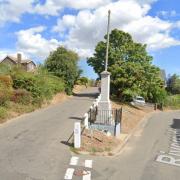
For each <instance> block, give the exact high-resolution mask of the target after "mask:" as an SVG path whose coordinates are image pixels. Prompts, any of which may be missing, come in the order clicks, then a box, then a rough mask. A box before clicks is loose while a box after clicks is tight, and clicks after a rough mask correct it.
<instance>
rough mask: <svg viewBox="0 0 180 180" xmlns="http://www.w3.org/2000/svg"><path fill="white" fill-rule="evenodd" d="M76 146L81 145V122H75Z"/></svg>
mask: <svg viewBox="0 0 180 180" xmlns="http://www.w3.org/2000/svg"><path fill="white" fill-rule="evenodd" d="M74 147H75V148H80V147H81V124H80V122H75V123H74Z"/></svg>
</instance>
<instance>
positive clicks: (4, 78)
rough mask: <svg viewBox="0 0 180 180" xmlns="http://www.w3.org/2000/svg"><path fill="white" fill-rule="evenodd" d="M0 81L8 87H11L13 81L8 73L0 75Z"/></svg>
mask: <svg viewBox="0 0 180 180" xmlns="http://www.w3.org/2000/svg"><path fill="white" fill-rule="evenodd" d="M0 82H1V83H3V84H4V85H6V86H7V87H8V88H11V87H12V85H13V81H12V78H11V76H10V75H0Z"/></svg>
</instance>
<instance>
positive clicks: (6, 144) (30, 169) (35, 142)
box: [0, 88, 97, 180]
mask: <svg viewBox="0 0 180 180" xmlns="http://www.w3.org/2000/svg"><path fill="white" fill-rule="evenodd" d="M95 93H97V88H88V89H86V90H85V91H83V92H82V93H81V94H79V95H77V96H74V97H72V98H69V99H68V100H66V101H65V102H63V103H60V104H57V105H54V106H51V107H48V108H45V109H41V110H38V111H35V112H33V113H30V114H27V115H23V116H21V117H19V118H16V119H14V120H11V121H9V122H7V123H5V124H2V125H0V180H61V179H63V177H64V174H65V171H66V169H67V167H68V164H69V160H70V158H71V153H70V151H69V147H68V146H66V145H65V144H64V143H63V142H64V141H67V139H68V138H69V136H70V135H71V133H72V132H73V125H74V122H75V121H78V120H80V118H81V117H82V116H83V114H84V113H85V112H87V110H88V109H89V107H90V105H91V104H92V102H93V100H94V98H95V97H94V95H95Z"/></svg>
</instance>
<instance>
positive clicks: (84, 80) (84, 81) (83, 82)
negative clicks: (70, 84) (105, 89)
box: [76, 77, 89, 85]
mask: <svg viewBox="0 0 180 180" xmlns="http://www.w3.org/2000/svg"><path fill="white" fill-rule="evenodd" d="M88 82H89V79H88V78H87V77H80V78H79V79H78V80H77V81H76V84H78V85H87V84H88Z"/></svg>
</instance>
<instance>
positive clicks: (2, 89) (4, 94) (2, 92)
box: [0, 82, 12, 106]
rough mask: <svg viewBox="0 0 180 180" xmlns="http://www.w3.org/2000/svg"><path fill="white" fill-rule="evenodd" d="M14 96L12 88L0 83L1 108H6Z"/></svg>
mask: <svg viewBox="0 0 180 180" xmlns="http://www.w3.org/2000/svg"><path fill="white" fill-rule="evenodd" d="M11 96H12V88H11V87H8V86H7V85H6V84H4V83H2V82H0V106H6V105H7V103H8V101H9V100H10V98H11Z"/></svg>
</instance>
